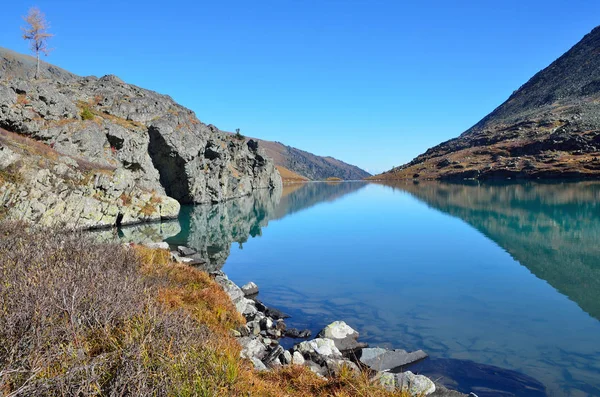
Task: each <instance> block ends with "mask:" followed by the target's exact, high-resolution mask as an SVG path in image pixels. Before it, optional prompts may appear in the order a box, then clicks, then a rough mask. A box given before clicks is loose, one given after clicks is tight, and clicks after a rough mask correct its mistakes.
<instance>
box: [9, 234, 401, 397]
mask: <svg viewBox="0 0 600 397" xmlns="http://www.w3.org/2000/svg"><path fill="white" fill-rule="evenodd" d="M244 322H245V320H244V319H243V318H242V317H241V316H240V315H239V314H238V313H237V312H236V311H235V308H234V307H233V306H232V304H231V302H230V301H229V298H228V297H227V295H226V294H225V293H224V292H223V291H222V290H221V288H220V287H219V286H218V285H217V284H216V283H215V282H214V281H213V280H212V279H211V278H210V277H209V276H208V275H207V274H206V273H204V272H201V271H199V270H197V269H194V268H191V267H188V266H185V265H179V264H175V263H172V262H171V261H170V260H169V253H168V252H167V251H161V250H151V249H148V248H145V247H139V246H137V247H130V248H128V247H124V246H122V245H118V244H97V243H93V242H92V241H90V240H88V239H87V238H86V237H84V236H83V235H79V234H67V233H62V232H60V231H56V230H31V229H27V228H26V227H25V226H24V225H21V224H17V223H1V224H0V393H2V394H3V395H5V396H17V395H19V396H30V395H36V396H44V395H49V396H58V395H60V396H73V395H81V396H87V395H106V396H113V395H135V396H142V395H155V396H167V395H168V396H286V395H287V396H340V397H341V396H394V395H400V393H396V394H394V393H389V392H386V391H385V390H383V389H381V388H379V387H376V386H373V385H372V384H371V383H370V382H369V380H368V375H367V374H363V375H360V376H357V375H353V374H352V373H351V372H350V371H342V374H341V375H340V376H339V377H337V378H331V379H329V380H322V379H320V378H318V377H317V376H316V375H314V374H313V373H312V372H310V371H309V370H308V369H307V368H305V367H298V366H289V367H285V368H281V369H278V370H274V371H270V372H266V373H258V372H256V371H255V370H254V369H253V368H252V365H251V364H250V363H249V362H247V361H245V360H242V359H241V358H239V352H240V347H239V346H238V344H237V342H236V340H235V339H234V338H233V337H231V336H230V334H229V330H230V329H231V328H235V327H237V326H239V325H240V324H243V323H244Z"/></svg>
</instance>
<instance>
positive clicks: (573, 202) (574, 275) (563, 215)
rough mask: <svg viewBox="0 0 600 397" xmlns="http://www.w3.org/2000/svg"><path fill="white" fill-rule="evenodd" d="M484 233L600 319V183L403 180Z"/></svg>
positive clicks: (411, 190) (416, 192) (418, 193)
mask: <svg viewBox="0 0 600 397" xmlns="http://www.w3.org/2000/svg"><path fill="white" fill-rule="evenodd" d="M392 187H393V188H397V189H401V190H403V191H406V192H409V193H410V194H411V195H413V196H414V197H416V198H417V199H419V200H422V201H424V202H425V203H427V204H428V205H429V206H431V207H433V208H435V209H438V210H440V211H443V212H445V213H448V214H450V215H452V216H455V217H458V218H461V219H462V220H464V221H466V222H468V223H469V224H470V225H472V226H473V227H475V228H476V229H478V230H479V231H481V232H482V233H484V234H485V235H486V236H487V237H489V238H490V239H492V240H493V241H494V242H496V243H497V244H498V245H499V246H501V247H502V248H503V249H504V250H506V251H507V252H508V253H510V255H511V256H512V257H513V258H514V259H515V260H517V261H518V262H519V263H520V264H521V265H523V266H525V267H527V268H528V269H529V270H530V271H531V272H532V273H533V274H535V275H536V276H537V277H538V278H540V279H543V280H546V281H547V282H548V283H550V285H552V286H553V287H554V288H556V289H557V290H558V291H559V292H561V293H562V294H564V295H566V296H568V297H569V298H570V299H571V300H573V301H574V302H576V303H577V304H578V305H579V307H581V308H582V309H583V310H585V311H586V312H587V313H588V314H590V315H591V316H593V317H595V318H596V319H600V261H599V260H598V258H600V245H599V244H598V241H600V183H599V182H578V183H552V184H540V183H525V184H522V183H519V184H516V183H515V184H479V183H472V184H448V183H437V182H429V183H427V182H425V183H418V184H413V183H400V184H395V185H392Z"/></svg>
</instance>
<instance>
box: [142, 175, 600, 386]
mask: <svg viewBox="0 0 600 397" xmlns="http://www.w3.org/2000/svg"><path fill="white" fill-rule="evenodd" d="M161 227H162V230H160V231H159V232H160V233H162V234H163V235H165V234H166V235H167V236H170V237H169V238H168V239H167V241H168V242H170V243H172V244H187V245H189V246H192V247H194V248H196V249H198V250H199V251H201V252H203V253H204V255H205V257H207V258H209V259H210V263H211V267H212V268H220V267H223V270H224V271H225V272H226V273H227V274H228V275H229V277H230V278H231V279H232V280H233V281H235V282H236V283H238V284H240V285H241V284H244V283H246V282H248V281H254V282H256V283H257V284H258V285H259V287H260V296H259V297H260V298H261V299H262V300H263V301H264V302H265V303H267V304H268V305H271V306H274V307H277V308H279V309H281V310H283V311H286V312H288V313H289V314H291V315H292V318H291V319H289V320H288V326H294V327H297V328H305V327H306V328H309V329H311V330H312V331H313V333H316V332H318V331H319V330H320V329H321V328H322V327H323V326H324V325H326V324H328V323H330V322H331V321H334V320H345V321H346V322H347V323H349V324H350V325H351V326H352V327H353V328H355V329H357V330H358V331H359V332H360V333H361V340H363V341H366V342H368V343H369V344H370V345H371V346H377V345H378V346H385V347H394V348H403V349H407V350H414V349H423V350H425V351H426V352H427V353H429V354H430V356H431V358H432V360H431V362H432V363H435V362H436V361H435V360H436V359H453V360H451V361H444V360H440V361H438V362H442V363H450V367H454V368H456V367H457V366H458V367H460V366H461V365H465V368H471V366H472V365H473V363H469V361H458V360H471V361H473V362H475V363H480V364H486V365H494V366H498V367H501V368H504V369H507V370H513V371H518V372H520V373H522V374H525V375H527V376H529V377H532V378H534V379H536V380H537V381H539V382H541V383H542V384H543V385H544V386H545V387H546V393H547V395H549V396H588V395H594V396H600V321H599V320H600V183H595V182H580V183H570V184H560V183H556V184H535V183H527V184H502V185H501V184H495V185H492V184H444V183H433V182H432V183H420V184H413V183H407V184H399V185H397V186H384V185H378V184H367V183H360V182H355V183H352V182H349V183H338V184H327V183H309V184H304V185H295V186H287V187H285V188H284V192H283V194H282V195H281V197H280V196H279V195H270V194H269V192H266V191H261V192H258V193H257V194H256V195H254V196H252V197H245V198H242V199H239V200H233V201H230V202H227V203H222V204H217V205H213V206H197V207H185V208H184V209H183V211H182V214H181V217H180V221H179V223H178V224H177V223H176V224H175V225H173V224H172V223H171V224H163V225H161ZM138 233H139V231H138ZM145 233H147V234H152V233H153V232H152V231H146V232H145ZM455 359H456V361H455ZM419 371H421V372H422V373H425V374H429V375H430V376H434V375H435V376H438V377H439V376H445V375H447V374H445V373H444V370H440V369H439V368H437V369H435V368H427V365H425V366H423V367H422V368H420V369H419ZM467 372H469V371H467ZM468 376H469V374H466V375H465V374H464V373H463V374H462V375H461V374H459V375H456V374H454V375H453V377H454V379H453V380H452V379H450V378H452V376H448V378H447V379H442V381H446V382H447V383H449V384H451V385H453V386H454V387H457V388H459V389H461V388H462V389H463V390H464V391H467V389H468V388H470V387H472V386H474V385H475V386H476V385H477V382H478V380H477V379H466V380H465V378H468ZM507 387H510V385H508V386H507ZM507 390H508V389H507ZM514 393H515V394H516V395H519V396H527V395H534V396H538V395H541V394H539V393H538V392H533V391H530V392H527V391H522V390H520V391H516V392H514ZM480 396H481V394H480Z"/></svg>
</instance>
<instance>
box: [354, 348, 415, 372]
mask: <svg viewBox="0 0 600 397" xmlns="http://www.w3.org/2000/svg"><path fill="white" fill-rule="evenodd" d="M424 358H427V353H425V352H424V351H423V350H417V351H415V352H411V353H409V352H407V351H406V350H402V349H395V350H387V349H382V348H379V347H375V348H366V349H362V353H361V356H360V358H359V359H360V362H361V363H363V364H364V365H366V366H368V367H369V368H371V369H372V370H375V371H388V370H391V369H394V368H398V367H403V366H405V365H409V364H413V363H415V362H417V361H419V360H423V359H424Z"/></svg>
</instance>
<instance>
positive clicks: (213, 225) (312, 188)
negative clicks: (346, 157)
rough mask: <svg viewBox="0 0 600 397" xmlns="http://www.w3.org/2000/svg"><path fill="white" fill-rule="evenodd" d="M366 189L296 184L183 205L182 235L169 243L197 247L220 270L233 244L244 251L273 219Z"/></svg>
mask: <svg viewBox="0 0 600 397" xmlns="http://www.w3.org/2000/svg"><path fill="white" fill-rule="evenodd" d="M364 186H365V184H364V183H343V184H328V183H303V184H293V185H287V186H284V188H283V190H282V191H281V192H279V191H271V190H267V189H263V190H257V191H255V192H254V193H253V194H252V195H250V196H246V197H242V198H238V199H235V200H230V201H226V202H224V203H219V204H213V205H197V206H183V207H182V208H181V213H180V215H179V226H180V228H181V230H180V232H179V233H178V234H176V235H174V236H170V237H168V238H165V241H167V242H168V243H169V244H171V245H186V246H188V247H191V248H194V249H195V250H197V251H198V252H199V253H201V255H202V258H203V259H205V260H206V261H207V266H206V270H208V271H212V270H217V269H220V268H221V267H222V266H223V264H224V263H225V261H226V260H227V258H228V257H229V254H230V248H231V245H232V243H238V244H239V247H240V248H243V244H244V243H246V242H247V241H248V239H249V238H251V237H252V238H254V237H257V236H261V235H262V228H264V227H266V226H267V225H268V223H269V221H270V220H275V219H281V218H283V217H285V216H287V215H289V214H291V213H295V212H298V211H302V210H304V209H307V208H310V207H312V206H314V205H317V204H319V203H321V202H324V201H333V200H335V199H337V198H339V197H342V196H344V195H346V194H349V193H352V192H354V191H357V190H358V189H360V188H362V187H364Z"/></svg>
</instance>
